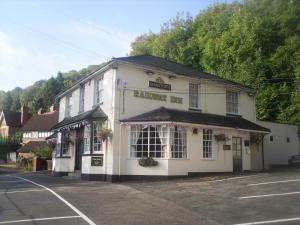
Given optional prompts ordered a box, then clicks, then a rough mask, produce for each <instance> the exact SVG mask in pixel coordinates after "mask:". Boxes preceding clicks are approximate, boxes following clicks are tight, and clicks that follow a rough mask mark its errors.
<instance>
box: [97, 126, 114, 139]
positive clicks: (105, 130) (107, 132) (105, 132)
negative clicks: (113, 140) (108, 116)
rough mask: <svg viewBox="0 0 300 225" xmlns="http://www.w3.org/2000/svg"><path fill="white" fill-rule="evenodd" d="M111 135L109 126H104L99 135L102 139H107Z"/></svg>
mask: <svg viewBox="0 0 300 225" xmlns="http://www.w3.org/2000/svg"><path fill="white" fill-rule="evenodd" d="M111 135H112V133H111V129H108V128H102V129H101V130H100V133H99V136H100V138H101V139H102V141H106V140H107V139H108V138H109V137H111Z"/></svg>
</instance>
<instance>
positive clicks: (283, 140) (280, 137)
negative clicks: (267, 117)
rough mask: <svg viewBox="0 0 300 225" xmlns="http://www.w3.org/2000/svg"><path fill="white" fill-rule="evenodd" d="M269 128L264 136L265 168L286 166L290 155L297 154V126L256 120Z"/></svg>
mask: <svg viewBox="0 0 300 225" xmlns="http://www.w3.org/2000/svg"><path fill="white" fill-rule="evenodd" d="M257 123H258V124H260V125H261V126H264V127H267V128H269V129H270V131H271V132H270V133H269V134H267V135H266V136H265V138H264V162H265V169H270V168H271V167H272V166H287V165H288V160H289V158H290V157H291V156H292V155H297V154H299V139H298V127H297V126H295V125H289V124H280V123H273V122H267V121H257Z"/></svg>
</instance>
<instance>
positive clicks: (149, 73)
mask: <svg viewBox="0 0 300 225" xmlns="http://www.w3.org/2000/svg"><path fill="white" fill-rule="evenodd" d="M145 73H146V74H147V75H149V76H151V75H153V74H154V72H153V71H152V70H145Z"/></svg>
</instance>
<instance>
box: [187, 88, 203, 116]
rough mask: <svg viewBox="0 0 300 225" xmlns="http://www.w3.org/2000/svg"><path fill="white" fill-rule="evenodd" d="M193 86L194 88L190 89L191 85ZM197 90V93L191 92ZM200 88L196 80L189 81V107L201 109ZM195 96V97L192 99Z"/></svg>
mask: <svg viewBox="0 0 300 225" xmlns="http://www.w3.org/2000/svg"><path fill="white" fill-rule="evenodd" d="M192 86H194V88H195V86H196V87H197V88H195V89H194V90H192V89H191V87H192ZM195 90H197V93H192V92H193V91H195ZM200 90H201V85H200V84H199V83H196V82H189V109H195V110H200V109H201V99H200V98H201V97H200ZM192 98H196V99H192ZM193 103H197V105H196V106H195V105H192V104H193Z"/></svg>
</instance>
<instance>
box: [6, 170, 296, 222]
mask: <svg viewBox="0 0 300 225" xmlns="http://www.w3.org/2000/svg"><path fill="white" fill-rule="evenodd" d="M1 174H2V175H0V224H24V225H29V224H30V225H31V224H35V225H36V224H37V225H45V224H51V225H52V224H54V225H56V224H57V225H62V224H63V225H83V224H99V225H102V224H103V225H123V224H124V225H127V224H128V225H129V224H130V225H156V224H158V225H160V224H162V225H165V224H166V225H167V224H172V225H173V224H176V225H177V224H178V225H185V224H187V225H190V224H191V225H192V224H203V225H218V224H226V225H227V224H228V225H229V224H242V225H247V224H283V225H284V224H287V225H290V224H300V215H299V213H300V212H299V211H300V186H299V184H300V169H290V170H284V171H276V172H271V173H259V174H250V175H246V176H245V175H243V176H225V177H206V178H191V179H177V180H171V181H157V182H122V183H106V182H90V181H81V180H78V179H74V178H73V179H70V178H68V179H66V178H58V177H52V176H50V175H47V174H38V173H21V172H15V173H6V172H5V171H4V172H3V171H2V173H1Z"/></svg>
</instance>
